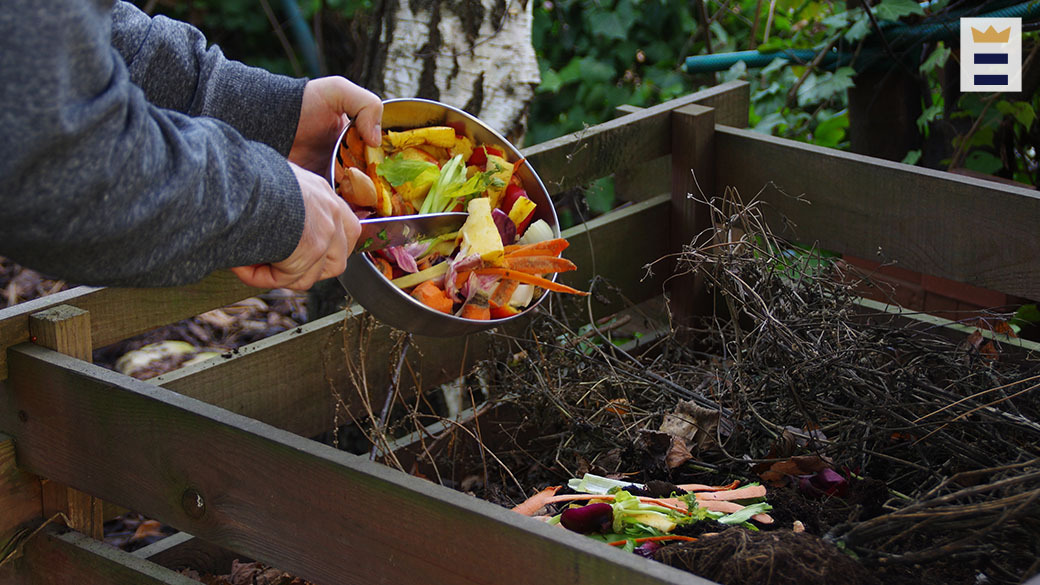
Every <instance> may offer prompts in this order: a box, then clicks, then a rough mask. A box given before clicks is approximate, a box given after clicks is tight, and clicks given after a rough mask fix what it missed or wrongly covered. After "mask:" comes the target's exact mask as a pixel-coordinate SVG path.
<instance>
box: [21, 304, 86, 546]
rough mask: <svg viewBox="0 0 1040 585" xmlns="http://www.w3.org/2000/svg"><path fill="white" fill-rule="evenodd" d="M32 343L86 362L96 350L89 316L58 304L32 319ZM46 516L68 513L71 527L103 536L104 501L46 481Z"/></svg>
mask: <svg viewBox="0 0 1040 585" xmlns="http://www.w3.org/2000/svg"><path fill="white" fill-rule="evenodd" d="M29 335H30V341H32V342H33V343H36V344H38V345H42V346H43V347H46V348H49V349H53V350H54V351H57V352H61V353H63V354H65V355H68V356H71V357H74V358H76V359H80V360H83V361H86V362H90V361H92V354H93V351H94V347H93V343H92V341H91V337H90V313H88V312H87V311H84V310H83V309H80V308H77V307H73V306H71V305H59V306H57V307H51V308H50V309H46V310H43V311H40V312H39V313H34V314H33V315H31V316H30V317H29ZM43 511H44V515H45V516H48V517H49V516H50V515H51V514H54V513H56V512H65V514H66V516H68V519H69V525H70V526H69V527H70V528H72V529H73V530H77V531H79V532H81V533H83V534H85V535H87V536H90V537H92V538H96V539H101V538H103V537H104V517H103V514H102V510H101V500H99V499H97V498H95V497H93V496H91V495H89V494H85V493H82V492H80V491H77V490H74V489H72V488H70V487H67V486H64V485H61V484H59V483H56V482H53V481H49V480H46V479H45V480H43Z"/></svg>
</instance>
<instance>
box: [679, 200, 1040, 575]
mask: <svg viewBox="0 0 1040 585" xmlns="http://www.w3.org/2000/svg"><path fill="white" fill-rule="evenodd" d="M714 211H715V214H716V222H715V225H716V226H718V228H717V229H716V230H714V231H713V233H711V234H707V235H706V236H704V237H703V238H702V239H701V240H700V244H699V245H696V244H695V245H691V246H690V247H688V248H687V249H686V250H684V251H683V254H682V258H681V259H680V262H679V271H680V272H689V271H697V272H698V273H699V274H701V275H704V277H705V279H706V281H707V282H708V285H709V288H710V290H711V291H712V293H713V294H714V295H715V298H716V299H717V303H716V306H717V308H718V309H719V311H718V312H719V315H716V316H715V318H713V319H712V321H711V327H710V329H709V331H710V332H711V333H712V336H711V339H712V340H713V342H714V352H715V353H716V354H717V355H719V356H720V357H721V359H719V360H716V361H714V362H713V366H712V369H713V371H714V373H715V376H716V380H717V382H716V383H715V384H714V390H715V392H716V393H717V394H718V395H719V396H721V397H723V400H724V403H725V404H726V405H727V406H728V408H729V409H730V410H732V412H733V413H734V417H735V420H736V421H738V424H739V433H735V434H734V435H733V436H732V437H733V438H736V437H738V436H739V440H734V445H737V444H739V445H751V446H760V445H763V444H770V445H772V447H771V454H773V455H776V454H777V453H779V452H782V451H784V447H783V445H784V443H785V441H786V442H790V440H791V438H792V436H793V437H794V438H795V439H797V440H800V441H801V443H802V445H803V446H802V449H803V451H805V450H808V451H811V452H812V453H813V454H815V455H816V456H818V457H820V458H822V459H825V460H827V461H832V462H835V463H837V464H838V465H839V466H840V468H841V469H842V470H843V472H844V473H846V474H850V475H854V476H859V477H870V478H872V479H874V480H880V481H883V482H884V484H885V485H886V486H887V489H888V493H889V498H888V500H887V501H886V502H885V503H884V507H883V511H882V513H881V514H879V515H876V516H874V517H870V518H862V517H861V518H856V519H853V520H850V521H847V522H842V523H839V524H837V525H835V526H832V527H831V528H830V529H829V530H828V532H827V534H826V535H825V536H826V538H827V539H828V540H831V541H833V542H837V543H841V544H842V545H843V546H844V547H846V549H848V550H852V551H854V552H856V553H857V554H858V555H859V556H860V558H861V559H862V560H865V561H866V562H868V563H875V564H878V565H885V566H891V565H894V564H906V565H918V564H926V563H932V562H937V561H949V560H951V559H960V560H961V562H964V561H966V560H968V559H987V560H988V569H989V571H988V572H989V573H991V575H990V576H991V578H994V579H1000V580H1006V581H1007V582H1019V581H1020V580H1021V579H1022V578H1023V577H1026V576H1029V575H1032V574H1034V573H1036V572H1037V571H1038V570H1040V565H1038V564H1037V561H1036V559H1037V558H1038V557H1040V548H1038V542H1040V540H1038V536H1040V398H1038V396H1040V393H1037V392H1036V389H1037V388H1038V386H1040V371H1038V367H1037V366H1038V364H1037V362H1036V358H1037V356H1035V355H1032V354H1031V353H1029V352H1026V351H1022V350H1017V351H1012V350H1011V349H1010V348H1008V347H1006V346H1007V345H1010V343H1009V342H1010V341H1011V339H1010V338H1009V337H1007V336H1000V335H997V336H984V335H983V333H982V331H981V329H980V330H976V331H974V332H973V333H971V334H963V335H955V334H951V331H950V330H949V329H946V328H942V327H938V326H935V325H934V324H933V321H930V320H922V321H915V320H913V319H911V318H908V317H902V318H893V317H891V315H890V313H887V312H879V311H876V310H875V311H871V310H870V309H867V308H865V307H863V306H862V305H860V304H858V303H857V297H856V296H855V294H854V291H855V290H856V289H857V285H859V284H860V282H859V281H860V280H862V279H863V278H865V277H866V276H865V275H860V274H855V273H854V272H853V271H852V270H851V269H850V268H849V267H847V266H846V265H843V264H842V263H841V262H840V261H834V260H832V261H828V260H827V259H826V258H824V257H823V255H822V254H820V253H819V252H818V251H816V250H811V249H810V250H805V249H801V250H799V249H797V248H796V247H793V246H792V245H791V244H789V243H787V242H783V241H781V240H780V239H778V238H777V237H775V236H774V235H773V234H772V232H771V231H770V230H769V228H768V226H767V225H766V223H765V221H764V220H763V213H762V212H761V209H760V208H759V205H758V204H757V203H755V202H752V203H750V204H744V203H742V202H741V201H739V199H738V198H737V197H736V194H735V193H730V194H729V197H728V198H727V200H726V201H724V202H722V203H721V204H720V205H718V206H716V207H714ZM734 233H737V234H740V235H739V236H738V237H736V238H733V237H731V236H732V234H734ZM727 236H730V237H727ZM995 317H999V315H997V316H995ZM1001 338H1003V339H1004V340H1005V343H1004V346H1005V347H1002V344H1001V343H1000V339H1001ZM721 444H722V445H723V448H724V449H726V450H728V451H729V456H730V458H731V459H736V458H738V457H740V456H741V455H742V454H741V453H740V452H735V451H733V450H732V449H730V448H729V447H727V446H726V441H725V440H723V441H722V443H721ZM759 457H762V455H759ZM774 463H775V461H770V460H762V461H759V462H757V465H756V466H755V469H756V470H759V471H766V472H768V471H769V470H770V465H771V464H774ZM763 477H767V476H766V475H763Z"/></svg>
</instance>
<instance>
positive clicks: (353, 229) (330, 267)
mask: <svg viewBox="0 0 1040 585" xmlns="http://www.w3.org/2000/svg"><path fill="white" fill-rule="evenodd" d="M289 166H291V167H292V170H293V172H294V173H296V180H297V181H299V183H300V191H302V193H303V205H304V208H305V209H306V212H307V218H306V220H305V221H304V225H303V235H301V236H300V243H299V244H298V245H297V246H296V250H294V251H293V253H292V254H290V255H289V257H288V258H286V259H285V260H282V261H281V262H274V263H271V264H255V265H253V266H237V267H235V268H232V269H231V271H232V272H234V273H235V276H237V277H238V279H239V280H241V281H242V282H244V283H246V284H247V285H249V286H254V287H257V288H290V289H294V290H307V289H309V288H310V287H311V286H312V285H314V283H315V282H317V281H319V280H323V279H326V278H332V277H333V276H338V275H339V274H340V273H341V272H343V270H344V269H345V268H346V266H347V256H349V255H350V252H351V251H352V250H353V249H354V245H355V244H356V243H357V239H358V237H359V236H360V235H361V224H360V223H358V219H357V216H355V215H354V212H353V211H351V210H350V206H349V205H347V203H346V202H345V201H343V199H341V198H340V197H339V196H338V195H336V194H335V193H334V192H333V191H332V188H331V187H329V184H328V183H327V182H326V181H325V180H324V179H322V178H321V177H319V176H318V175H315V174H314V173H312V172H310V171H307V170H305V169H302V168H300V167H298V166H297V165H295V164H292V163H290V164H289Z"/></svg>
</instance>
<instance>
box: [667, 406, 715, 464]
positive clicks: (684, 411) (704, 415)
mask: <svg viewBox="0 0 1040 585" xmlns="http://www.w3.org/2000/svg"><path fill="white" fill-rule="evenodd" d="M719 418H720V413H719V411H717V410H710V409H707V408H704V407H702V406H698V405H697V404H696V403H694V402H693V401H692V400H684V401H682V402H680V403H679V404H677V405H676V407H675V411H674V412H670V413H668V414H666V415H664V420H662V421H661V426H660V428H659V429H658V430H660V431H661V432H662V433H667V434H669V435H672V436H675V437H679V438H681V439H682V440H683V441H685V442H686V447H687V448H688V449H689V450H690V452H691V453H692V452H697V453H700V452H704V451H706V450H709V449H712V448H714V447H717V446H718V439H717V437H718V433H719Z"/></svg>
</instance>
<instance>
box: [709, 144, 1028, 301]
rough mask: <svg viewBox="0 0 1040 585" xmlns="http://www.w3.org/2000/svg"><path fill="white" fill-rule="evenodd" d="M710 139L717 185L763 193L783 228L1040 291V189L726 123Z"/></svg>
mask: <svg viewBox="0 0 1040 585" xmlns="http://www.w3.org/2000/svg"><path fill="white" fill-rule="evenodd" d="M715 144H716V165H717V182H716V191H721V190H722V189H724V188H725V187H730V186H731V187H736V188H737V189H738V190H739V192H740V194H741V196H742V197H743V198H744V200H745V201H748V200H750V199H752V198H753V197H758V198H759V199H761V200H763V201H765V202H767V206H766V207H765V209H766V210H767V211H769V212H770V217H769V218H768V219H769V223H770V225H771V226H773V229H774V230H775V231H778V232H779V231H780V229H781V227H782V226H783V225H784V224H785V223H788V222H790V223H791V224H793V225H794V226H795V228H796V232H793V233H791V232H789V233H787V234H781V235H785V236H787V237H793V238H795V239H797V240H800V241H803V242H819V244H820V246H822V247H823V248H824V249H828V250H835V251H839V252H842V253H846V254H851V255H854V256H859V257H861V258H871V259H876V260H882V261H884V262H896V263H897V266H899V267H902V268H906V269H908V270H914V271H918V272H923V273H926V274H932V275H935V276H941V277H944V278H949V279H952V280H956V281H958V282H964V283H967V284H972V285H975V286H980V287H983V288H988V289H993V290H997V291H1000V292H1004V293H1007V294H1012V295H1018V296H1022V297H1025V298H1029V299H1040V263H1038V262H1037V261H1036V252H1037V243H1038V241H1040V240H1038V238H1037V226H1038V225H1040V192H1037V191H1035V190H1030V189H1026V188H1024V187H1015V186H1011V185H1007V184H1003V183H998V182H994V181H983V180H981V179H975V178H972V177H965V176H961V175H955V174H952V173H943V172H939V171H933V170H929V169H923V168H919V167H914V166H910V165H904V164H900V163H894V162H889V161H885V160H881V159H876V158H870V157H865V156H861V155H856V154H850V153H846V152H841V151H837V150H833V149H827V148H821V147H818V146H812V145H809V144H804V143H801V142H795V141H792V140H784V139H781V138H775V137H772V136H766V135H763V134H758V133H755V132H751V131H748V130H738V129H735V128H727V127H724V126H716V127H715ZM797 198H801V199H803V200H802V201H799V200H798V199H797Z"/></svg>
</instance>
